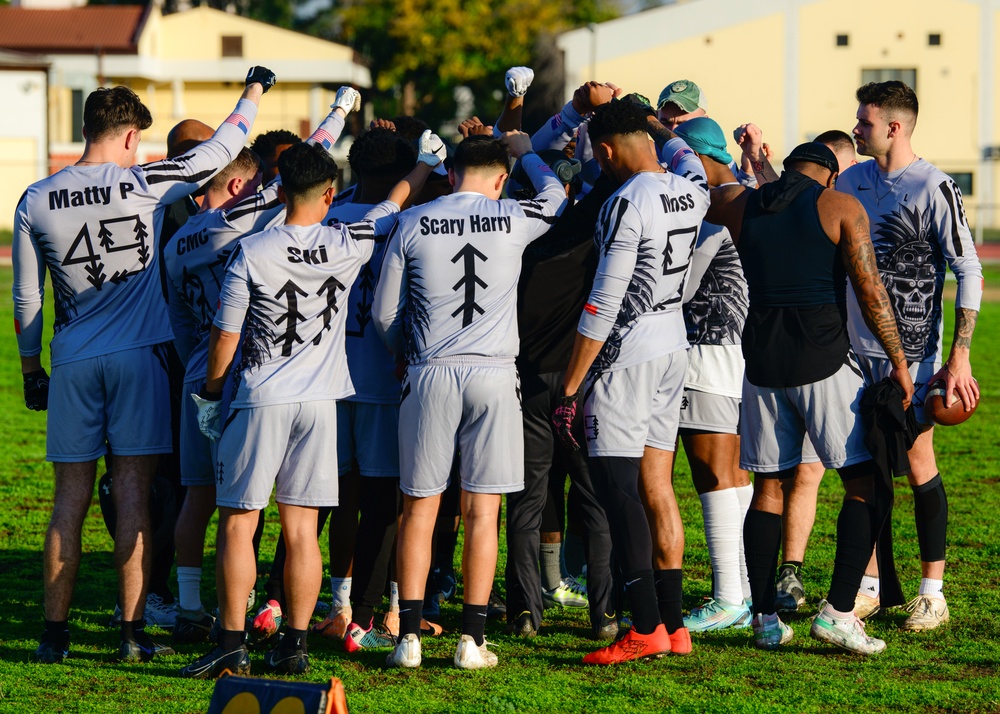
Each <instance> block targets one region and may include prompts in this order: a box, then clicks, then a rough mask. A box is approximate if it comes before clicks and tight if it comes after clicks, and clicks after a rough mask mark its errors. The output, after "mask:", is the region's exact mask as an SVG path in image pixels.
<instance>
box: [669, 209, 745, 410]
mask: <svg viewBox="0 0 1000 714" xmlns="http://www.w3.org/2000/svg"><path fill="white" fill-rule="evenodd" d="M749 305H750V298H749V295H748V292H747V281H746V278H744V277H743V266H742V265H741V264H740V256H739V253H737V252H736V246H735V245H733V239H732V237H731V236H730V235H729V230H728V229H727V228H725V227H724V226H718V225H715V224H714V223H702V224H701V229H700V230H699V231H698V241H697V243H696V244H695V248H694V256H692V258H691V272H690V273H689V275H688V281H687V287H686V288H685V290H684V310H683V312H684V324H685V325H686V326H687V338H688V342H689V343H690V344H691V353H690V354H689V355H688V372H687V379H686V381H685V387H687V388H688V389H695V390H697V391H699V392H707V393H709V394H721V395H723V396H726V397H735V398H737V399H739V398H740V397H741V396H742V394H743V348H742V347H741V343H742V335H743V324H744V323H745V322H746V319H747V309H748V308H749Z"/></svg>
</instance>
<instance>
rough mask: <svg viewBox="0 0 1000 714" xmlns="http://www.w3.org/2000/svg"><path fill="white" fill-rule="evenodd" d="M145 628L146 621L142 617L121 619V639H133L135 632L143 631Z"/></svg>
mask: <svg viewBox="0 0 1000 714" xmlns="http://www.w3.org/2000/svg"><path fill="white" fill-rule="evenodd" d="M145 629H146V621H145V620H143V619H139V620H122V639H123V640H134V639H135V634H136V633H137V632H143V631H144V630H145Z"/></svg>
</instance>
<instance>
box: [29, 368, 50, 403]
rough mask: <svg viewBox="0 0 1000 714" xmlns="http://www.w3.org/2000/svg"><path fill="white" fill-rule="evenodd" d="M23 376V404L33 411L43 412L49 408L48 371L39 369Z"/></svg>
mask: <svg viewBox="0 0 1000 714" xmlns="http://www.w3.org/2000/svg"><path fill="white" fill-rule="evenodd" d="M23 376H24V406H26V407H28V409H31V410H32V411H35V412H44V411H45V410H46V409H48V408H49V373H48V372H46V371H45V370H44V369H39V370H35V371H34V372H28V373H27V374H25V375H23Z"/></svg>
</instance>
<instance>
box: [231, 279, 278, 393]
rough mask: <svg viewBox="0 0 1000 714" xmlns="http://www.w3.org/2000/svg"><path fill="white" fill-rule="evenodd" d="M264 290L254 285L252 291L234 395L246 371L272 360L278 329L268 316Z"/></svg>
mask: <svg viewBox="0 0 1000 714" xmlns="http://www.w3.org/2000/svg"><path fill="white" fill-rule="evenodd" d="M262 288H263V286H262V285H253V286H252V288H251V290H250V305H249V307H248V308H247V317H246V321H245V322H244V324H243V346H242V353H241V355H240V364H239V366H238V367H237V368H236V372H235V374H234V375H233V382H234V388H233V393H234V394H235V393H236V389H237V387H238V386H239V382H240V380H241V375H242V373H243V372H244V370H246V371H250V372H252V371H253V370H255V369H257V368H258V367H260V366H261V365H262V364H264V362H266V361H267V360H269V359H271V345H272V344H274V343H275V338H274V335H275V333H276V332H277V328H276V326H275V324H274V321H273V320H272V319H271V318H270V317H269V316H268V314H267V304H266V301H265V299H264V295H263V293H262V292H261V290H262Z"/></svg>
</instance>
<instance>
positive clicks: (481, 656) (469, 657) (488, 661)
mask: <svg viewBox="0 0 1000 714" xmlns="http://www.w3.org/2000/svg"><path fill="white" fill-rule="evenodd" d="M487 644H488V643H487V642H486V640H483V644H481V645H477V644H476V641H475V640H474V639H472V635H462V637H461V638H460V639H459V640H458V647H457V648H456V649H455V666H456V667H458V668H459V669H486V668H487V667H496V666H497V656H496V655H495V654H493V653H492V652H490V651H489V650H488V649H486V645H487Z"/></svg>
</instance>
